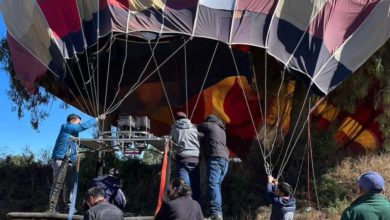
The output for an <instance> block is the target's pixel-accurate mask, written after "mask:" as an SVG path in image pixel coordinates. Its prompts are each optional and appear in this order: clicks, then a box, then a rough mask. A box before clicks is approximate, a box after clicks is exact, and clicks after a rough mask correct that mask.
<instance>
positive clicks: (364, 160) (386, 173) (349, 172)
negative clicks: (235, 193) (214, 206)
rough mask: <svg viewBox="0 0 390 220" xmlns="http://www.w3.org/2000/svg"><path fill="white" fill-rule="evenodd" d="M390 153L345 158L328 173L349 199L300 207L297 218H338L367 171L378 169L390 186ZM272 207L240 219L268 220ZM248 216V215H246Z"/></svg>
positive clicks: (388, 194) (299, 219)
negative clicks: (314, 207)
mask: <svg viewBox="0 0 390 220" xmlns="http://www.w3.org/2000/svg"><path fill="white" fill-rule="evenodd" d="M389 161H390V154H388V155H365V156H361V157H358V158H351V157H348V158H345V159H343V160H341V162H340V163H339V164H338V165H337V166H335V167H334V168H333V169H332V170H331V171H329V172H328V173H326V174H325V175H327V176H328V177H329V178H330V179H332V180H334V181H335V182H337V183H339V184H340V186H341V187H342V188H343V189H345V190H346V191H347V192H348V195H347V200H343V199H342V198H340V201H339V202H337V203H336V204H334V206H333V207H328V208H323V209H321V210H320V211H318V210H314V209H310V210H309V209H306V208H305V207H298V210H297V212H296V213H295V219H297V220H306V219H309V220H312V219H313V220H316V219H320V220H322V219H329V220H338V219H340V215H341V213H342V212H343V210H344V209H345V208H346V207H347V206H348V205H349V204H350V203H351V202H352V201H353V200H354V199H356V197H357V194H356V189H357V188H356V178H357V177H358V176H359V175H360V174H362V173H364V172H367V171H376V172H378V173H380V174H381V175H382V176H383V178H384V179H385V181H386V186H387V188H390V163H389ZM385 195H386V196H387V197H388V198H389V197H390V190H387V191H385ZM270 212H271V209H270V207H266V206H263V207H260V208H259V209H257V210H256V211H255V213H254V215H253V217H252V218H250V217H249V218H248V216H250V215H249V214H245V215H244V214H243V215H242V216H243V217H242V218H240V220H244V219H255V220H266V219H269V216H270ZM244 216H246V217H244Z"/></svg>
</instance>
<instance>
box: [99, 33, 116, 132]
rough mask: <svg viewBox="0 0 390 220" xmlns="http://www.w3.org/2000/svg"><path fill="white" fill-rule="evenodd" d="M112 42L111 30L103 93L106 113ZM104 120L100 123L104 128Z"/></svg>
mask: <svg viewBox="0 0 390 220" xmlns="http://www.w3.org/2000/svg"><path fill="white" fill-rule="evenodd" d="M113 43H114V39H113V34H112V32H111V37H110V49H109V52H108V63H107V73H106V89H105V93H104V104H103V114H105V113H106V110H107V109H106V104H107V96H108V80H109V78H110V77H109V76H110V66H111V65H110V64H111V51H112V44H113ZM105 121H106V120H103V123H102V127H103V128H104V123H105Z"/></svg>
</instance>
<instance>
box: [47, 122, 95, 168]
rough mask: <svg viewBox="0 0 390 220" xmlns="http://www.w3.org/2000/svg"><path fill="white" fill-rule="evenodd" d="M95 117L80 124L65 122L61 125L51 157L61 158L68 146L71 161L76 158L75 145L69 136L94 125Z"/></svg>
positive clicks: (76, 135) (76, 134) (75, 135)
mask: <svg viewBox="0 0 390 220" xmlns="http://www.w3.org/2000/svg"><path fill="white" fill-rule="evenodd" d="M96 123H97V119H96V118H94V119H91V120H88V121H86V122H84V123H81V124H72V123H67V124H63V125H62V126H61V130H60V133H59V134H58V137H57V140H56V143H55V145H54V149H53V154H52V156H51V158H52V159H56V160H62V159H64V156H65V155H67V154H68V150H69V148H71V157H70V160H71V161H75V160H76V146H75V144H74V143H72V142H71V141H70V138H71V137H72V136H73V137H78V136H79V132H82V131H85V130H87V129H88V128H91V127H93V126H95V125H96Z"/></svg>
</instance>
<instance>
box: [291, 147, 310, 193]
mask: <svg viewBox="0 0 390 220" xmlns="http://www.w3.org/2000/svg"><path fill="white" fill-rule="evenodd" d="M306 149H307V144H305V149H303V155H302V160H301V165H300V166H299V167H300V168H299V172H298V177H297V181H296V182H295V187H294V191H293V193H292V196H294V195H295V192H296V191H297V188H298V184H299V179H300V177H301V173H302V169H303V161H304V160H305V155H306Z"/></svg>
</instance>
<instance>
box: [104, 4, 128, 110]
mask: <svg viewBox="0 0 390 220" xmlns="http://www.w3.org/2000/svg"><path fill="white" fill-rule="evenodd" d="M129 22H130V10H129V11H128V13H127V23H126V42H125V57H124V58H123V64H122V71H121V76H120V77H119V81H118V87H117V91H116V93H115V96H114V98H113V99H112V103H114V102H115V100H116V98H117V97H118V94H119V92H120V90H121V83H122V79H123V75H124V72H125V66H126V60H127V55H128V49H129V48H128V46H127V45H128V39H129ZM112 103H111V104H112ZM111 104H110V106H109V107H108V109H109V108H110V107H111Z"/></svg>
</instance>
